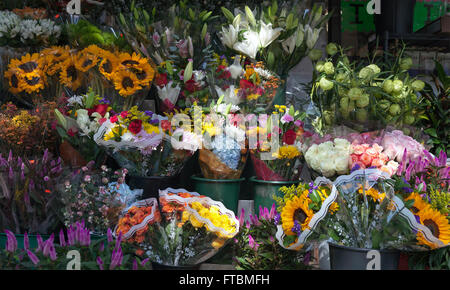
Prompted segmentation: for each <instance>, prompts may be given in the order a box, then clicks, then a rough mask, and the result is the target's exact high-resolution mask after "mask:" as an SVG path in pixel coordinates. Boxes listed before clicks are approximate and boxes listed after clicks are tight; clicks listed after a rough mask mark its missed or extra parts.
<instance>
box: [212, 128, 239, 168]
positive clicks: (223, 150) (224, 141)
mask: <svg viewBox="0 0 450 290" xmlns="http://www.w3.org/2000/svg"><path fill="white" fill-rule="evenodd" d="M211 145H212V148H213V150H212V152H213V153H214V154H215V155H216V156H217V157H218V158H219V159H220V161H222V162H223V163H225V164H226V165H227V166H228V167H230V168H231V169H237V168H238V165H239V161H240V159H241V146H240V144H239V143H238V142H237V141H236V140H234V139H232V138H229V137H226V136H224V135H221V136H217V137H216V138H215V139H214V141H213V142H212V143H211Z"/></svg>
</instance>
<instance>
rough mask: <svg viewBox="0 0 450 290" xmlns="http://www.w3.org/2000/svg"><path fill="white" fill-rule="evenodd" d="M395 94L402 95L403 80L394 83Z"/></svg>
mask: <svg viewBox="0 0 450 290" xmlns="http://www.w3.org/2000/svg"><path fill="white" fill-rule="evenodd" d="M392 84H393V90H392V91H393V92H394V93H400V92H401V91H402V90H403V82H402V81H401V80H395V81H394V82H393V83H392Z"/></svg>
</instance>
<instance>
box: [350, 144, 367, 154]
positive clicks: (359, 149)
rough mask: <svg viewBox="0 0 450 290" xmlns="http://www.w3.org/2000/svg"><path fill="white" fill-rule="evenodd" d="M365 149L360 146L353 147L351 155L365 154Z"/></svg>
mask: <svg viewBox="0 0 450 290" xmlns="http://www.w3.org/2000/svg"><path fill="white" fill-rule="evenodd" d="M365 151H366V150H365V148H364V147H363V146H362V145H355V146H353V154H356V155H361V154H363V153H364V152H365Z"/></svg>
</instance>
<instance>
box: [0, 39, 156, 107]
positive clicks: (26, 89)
mask: <svg viewBox="0 0 450 290" xmlns="http://www.w3.org/2000/svg"><path fill="white" fill-rule="evenodd" d="M153 77H154V70H153V68H152V67H151V65H150V63H149V62H148V60H147V59H146V58H144V57H141V56H139V55H137V54H136V53H133V54H129V53H126V52H114V53H113V52H110V51H108V50H105V49H102V48H100V47H98V46H96V45H90V46H88V47H86V48H84V49H81V50H75V49H70V48H69V47H68V46H66V47H58V46H55V47H50V48H46V49H43V50H42V51H40V52H39V53H34V54H27V55H25V56H23V57H22V58H21V59H13V60H11V62H10V63H9V65H8V70H7V71H6V72H5V78H6V81H7V82H8V85H9V90H10V92H11V93H13V94H14V95H19V96H20V94H21V93H23V94H26V96H28V98H29V97H30V96H31V97H35V98H38V99H39V98H42V96H51V97H54V96H61V95H62V91H61V90H62V89H65V90H66V92H68V93H69V95H76V94H82V93H86V92H87V89H88V88H90V87H92V88H94V90H95V91H96V92H98V93H99V94H100V95H101V96H109V97H111V98H113V100H112V101H113V102H114V103H118V104H120V105H121V106H122V107H124V108H125V109H128V108H130V107H131V106H132V104H134V103H135V101H138V100H135V97H139V96H141V95H145V92H146V91H148V89H149V88H150V86H151V82H152V80H153Z"/></svg>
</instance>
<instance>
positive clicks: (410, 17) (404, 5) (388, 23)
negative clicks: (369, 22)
mask: <svg viewBox="0 0 450 290" xmlns="http://www.w3.org/2000/svg"><path fill="white" fill-rule="evenodd" d="M415 4H416V1H415V0H395V1H393V0H381V14H375V27H376V31H377V34H378V35H384V33H385V32H386V31H388V32H389V33H399V34H405V33H412V32H413V25H414V6H415Z"/></svg>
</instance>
